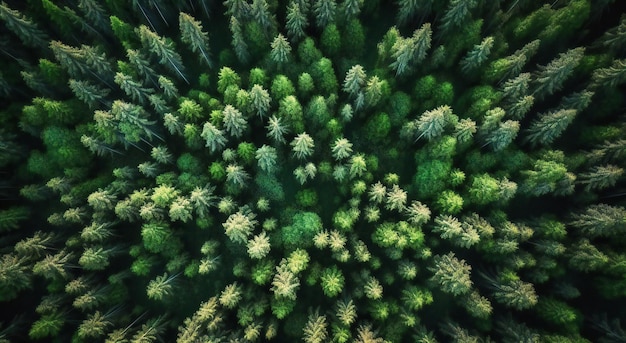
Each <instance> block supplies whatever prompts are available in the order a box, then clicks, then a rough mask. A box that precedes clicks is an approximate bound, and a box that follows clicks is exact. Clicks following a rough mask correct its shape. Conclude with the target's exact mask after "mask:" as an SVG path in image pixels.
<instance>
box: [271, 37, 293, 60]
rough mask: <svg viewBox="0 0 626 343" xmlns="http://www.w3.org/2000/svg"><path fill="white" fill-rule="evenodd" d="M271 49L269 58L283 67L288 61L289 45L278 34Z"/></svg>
mask: <svg viewBox="0 0 626 343" xmlns="http://www.w3.org/2000/svg"><path fill="white" fill-rule="evenodd" d="M271 48H272V51H271V52H270V57H271V58H272V60H273V61H274V62H276V64H278V65H283V64H285V63H286V62H287V61H288V60H289V57H290V54H291V45H289V42H288V41H287V39H286V38H285V36H283V35H282V34H280V33H279V34H278V36H276V38H274V41H272V44H271Z"/></svg>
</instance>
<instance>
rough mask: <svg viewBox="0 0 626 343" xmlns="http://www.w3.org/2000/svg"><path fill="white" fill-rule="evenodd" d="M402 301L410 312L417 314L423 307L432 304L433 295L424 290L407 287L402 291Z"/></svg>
mask: <svg viewBox="0 0 626 343" xmlns="http://www.w3.org/2000/svg"><path fill="white" fill-rule="evenodd" d="M401 299H402V301H403V302H404V304H405V305H406V306H407V307H408V308H409V309H411V310H412V311H415V312H417V311H418V310H420V309H421V308H422V307H424V305H427V304H430V303H432V302H433V295H432V293H430V291H428V290H426V289H421V288H419V287H417V286H409V287H406V288H405V289H403V290H402V296H401Z"/></svg>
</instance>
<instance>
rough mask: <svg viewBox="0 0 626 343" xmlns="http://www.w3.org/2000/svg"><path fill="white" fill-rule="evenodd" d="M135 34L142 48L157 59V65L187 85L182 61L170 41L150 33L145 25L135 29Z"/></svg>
mask: <svg viewBox="0 0 626 343" xmlns="http://www.w3.org/2000/svg"><path fill="white" fill-rule="evenodd" d="M135 32H136V33H137V35H138V36H139V39H140V40H141V44H142V45H143V47H144V48H145V49H147V50H149V51H150V52H151V53H153V54H154V55H155V56H156V57H158V58H159V63H161V64H162V65H164V66H166V67H167V68H168V69H170V70H171V71H172V72H175V73H176V74H177V75H178V76H180V77H181V78H182V79H183V80H184V81H185V83H187V84H189V81H188V80H187V78H186V77H185V74H183V71H184V69H185V68H184V66H183V62H182V59H181V57H180V55H179V54H178V53H177V52H176V50H175V48H174V44H173V43H172V41H168V40H167V39H166V38H163V37H160V36H159V35H158V34H156V33H154V32H152V31H150V29H149V28H148V27H146V26H145V25H141V26H139V28H137V29H135Z"/></svg>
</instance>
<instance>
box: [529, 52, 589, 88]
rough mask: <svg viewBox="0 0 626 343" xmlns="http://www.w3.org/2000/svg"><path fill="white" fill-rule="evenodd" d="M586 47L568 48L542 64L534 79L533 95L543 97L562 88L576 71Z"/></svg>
mask: <svg viewBox="0 0 626 343" xmlns="http://www.w3.org/2000/svg"><path fill="white" fill-rule="evenodd" d="M584 53H585V48H575V49H571V50H568V51H566V52H564V53H562V54H559V56H558V57H557V58H555V59H553V60H552V61H550V63H548V64H547V65H545V66H540V67H539V71H538V72H537V74H536V76H535V80H534V84H535V89H534V90H533V95H535V96H537V97H539V98H543V97H544V96H546V95H552V94H553V93H554V92H556V91H557V90H559V89H561V87H562V86H563V83H564V82H565V80H566V79H567V78H569V77H570V76H571V75H572V73H573V72H574V68H576V66H578V64H579V63H580V60H581V59H582V58H583V56H584Z"/></svg>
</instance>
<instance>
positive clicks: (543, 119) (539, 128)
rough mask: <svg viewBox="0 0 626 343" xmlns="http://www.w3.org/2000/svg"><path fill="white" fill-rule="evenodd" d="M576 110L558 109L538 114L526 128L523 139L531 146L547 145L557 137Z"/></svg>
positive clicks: (571, 119)
mask: <svg viewBox="0 0 626 343" xmlns="http://www.w3.org/2000/svg"><path fill="white" fill-rule="evenodd" d="M576 114H577V113H576V110H569V109H564V110H558V111H555V112H548V113H545V114H540V115H539V119H536V120H535V121H533V122H532V123H531V125H530V127H529V128H528V130H526V137H525V140H526V141H527V142H529V143H530V144H531V145H532V146H537V145H549V144H551V143H552V142H553V141H554V140H555V139H557V138H558V137H559V136H560V135H561V134H562V133H563V131H565V129H566V128H567V127H568V126H569V124H570V123H571V122H572V121H573V120H574V118H575V117H576Z"/></svg>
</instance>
